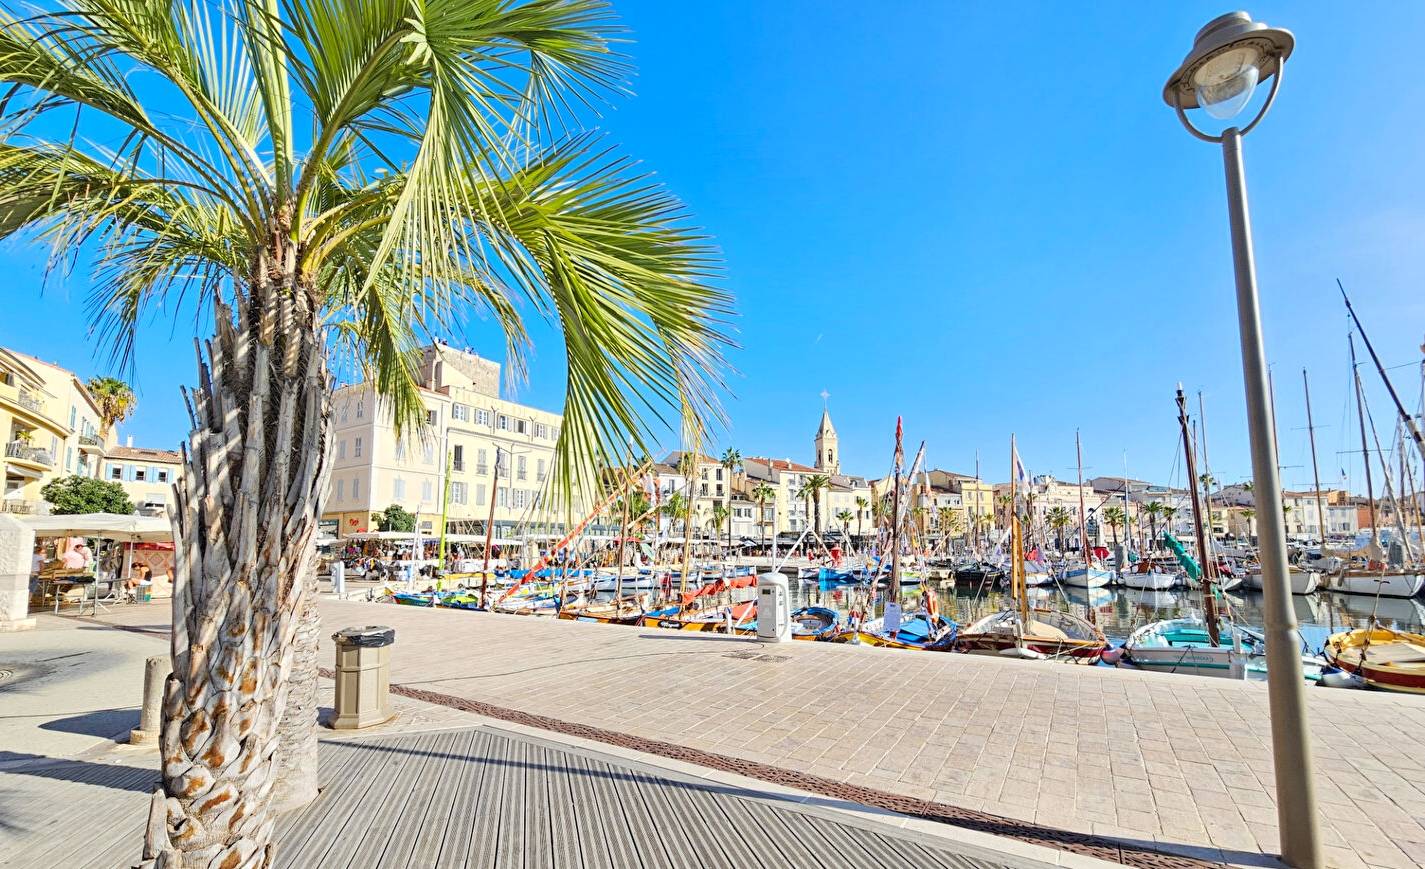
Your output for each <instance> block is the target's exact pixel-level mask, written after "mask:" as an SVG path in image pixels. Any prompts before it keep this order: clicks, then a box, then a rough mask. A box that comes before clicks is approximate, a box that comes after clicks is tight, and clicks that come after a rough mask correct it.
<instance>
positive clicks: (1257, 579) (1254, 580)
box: [1243, 567, 1321, 594]
mask: <svg viewBox="0 0 1425 869" xmlns="http://www.w3.org/2000/svg"><path fill="white" fill-rule="evenodd" d="M1287 575H1288V576H1290V577H1291V593H1292V594H1315V593H1316V589H1317V587H1318V586H1319V584H1320V582H1321V574H1320V573H1318V572H1316V571H1314V570H1302V569H1300V568H1298V567H1291V568H1289V569H1288V570H1287ZM1243 588H1246V589H1247V590H1248V591H1261V590H1262V569H1261V568H1260V567H1257V568H1254V569H1252V570H1249V571H1247V577H1246V582H1245V583H1243Z"/></svg>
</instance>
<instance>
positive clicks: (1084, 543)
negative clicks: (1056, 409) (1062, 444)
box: [1074, 429, 1093, 582]
mask: <svg viewBox="0 0 1425 869" xmlns="http://www.w3.org/2000/svg"><path fill="white" fill-rule="evenodd" d="M1074 451H1075V452H1076V453H1078V457H1079V458H1078V461H1079V548H1080V549H1081V550H1082V552H1083V555H1084V582H1088V570H1089V565H1090V564H1092V563H1093V562H1092V560H1091V559H1090V558H1089V528H1088V523H1087V518H1088V517H1087V516H1085V515H1084V447H1083V444H1082V443H1081V442H1080V441H1079V430H1078V429H1074Z"/></svg>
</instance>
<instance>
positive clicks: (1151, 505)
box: [1143, 501, 1168, 549]
mask: <svg viewBox="0 0 1425 869" xmlns="http://www.w3.org/2000/svg"><path fill="white" fill-rule="evenodd" d="M1167 509H1168V508H1167V505H1166V504H1164V503H1162V502H1161V501H1149V502H1148V503H1146V504H1144V505H1143V512H1144V513H1146V514H1147V515H1148V526H1149V529H1150V530H1149V538H1150V539H1151V540H1152V542H1153V543H1152V548H1154V549H1157V548H1158V517H1159V516H1162V515H1163V514H1164V513H1165V512H1166V511H1167Z"/></svg>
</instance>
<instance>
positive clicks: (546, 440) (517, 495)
mask: <svg viewBox="0 0 1425 869" xmlns="http://www.w3.org/2000/svg"><path fill="white" fill-rule="evenodd" d="M420 376H421V385H422V396H423V398H424V402H425V410H426V422H427V424H426V426H424V427H423V429H422V430H420V431H407V432H406V433H405V434H404V436H403V437H400V438H398V437H397V436H396V431H395V427H394V426H393V424H392V420H391V415H390V412H389V410H388V409H387V408H386V406H385V405H384V403H383V402H382V401H381V400H380V399H378V397H377V395H376V391H375V389H374V387H373V386H372V385H371V384H369V383H357V384H353V385H350V386H344V387H341V388H339V389H338V390H337V391H336V394H335V396H334V399H333V415H334V420H333V425H332V437H333V439H334V441H335V444H334V450H333V457H332V458H333V461H332V475H331V483H330V488H329V490H328V493H327V501H326V509H325V511H324V512H323V514H322V524H323V528H324V530H326V531H327V532H329V533H331V534H333V535H335V536H346V535H349V534H352V533H356V532H362V531H368V530H375V522H374V521H373V520H372V518H371V514H372V513H373V512H380V511H382V510H385V509H386V507H388V506H389V505H392V504H398V505H400V506H401V507H404V508H405V509H406V510H408V511H410V512H411V513H414V514H416V516H417V519H418V525H419V527H420V529H421V531H422V532H423V533H427V534H438V533H439V529H440V519H441V515H442V511H444V512H445V515H446V520H447V530H449V531H450V532H452V533H471V534H475V533H484V530H485V524H486V518H487V516H488V515H489V514H490V510H491V500H492V499H493V502H494V505H493V507H494V520H495V532H496V536H497V537H500V536H508V535H511V534H514V533H515V532H516V531H517V529H527V530H528V529H531V528H532V526H533V525H534V524H535V523H539V522H540V521H541V520H542V519H543V513H542V511H539V510H538V509H537V508H538V506H539V505H540V503H541V495H542V492H543V490H544V488H545V484H546V483H547V482H548V480H549V477H550V473H551V470H552V468H553V458H554V446H555V443H556V442H557V440H558V437H559V427H560V425H561V423H562V417H561V416H560V415H559V414H557V413H552V412H550V411H546V410H540V409H538V408H534V407H529V406H527V405H523V404H518V403H516V402H513V401H509V400H507V399H504V398H502V397H500V364H499V363H498V362H494V361H492V360H489V359H485V358H483V357H481V356H479V355H478V354H475V353H473V352H471V351H468V350H459V349H456V348H454V347H451V346H449V345H446V344H435V345H432V346H429V347H426V348H425V349H424V351H423V357H422V363H421V372H420ZM497 457H498V465H497ZM447 470H448V480H447ZM497 474H498V483H497V477H496V475H497ZM576 518H579V517H576ZM560 524H561V523H555V524H554V525H553V526H551V527H555V528H557V527H559V525H560ZM543 527H545V526H543V525H542V524H541V528H543Z"/></svg>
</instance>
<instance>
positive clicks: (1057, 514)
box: [1044, 507, 1074, 552]
mask: <svg viewBox="0 0 1425 869" xmlns="http://www.w3.org/2000/svg"><path fill="white" fill-rule="evenodd" d="M1044 520H1045V521H1046V522H1048V523H1049V527H1050V528H1053V529H1054V533H1055V536H1056V537H1057V539H1058V541H1059V551H1060V552H1063V551H1064V529H1065V528H1068V527H1069V526H1070V525H1072V524H1074V516H1073V514H1072V513H1070V512H1069V511H1068V510H1066V509H1065V508H1063V507H1051V508H1050V509H1049V512H1048V513H1045V514H1044Z"/></svg>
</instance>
